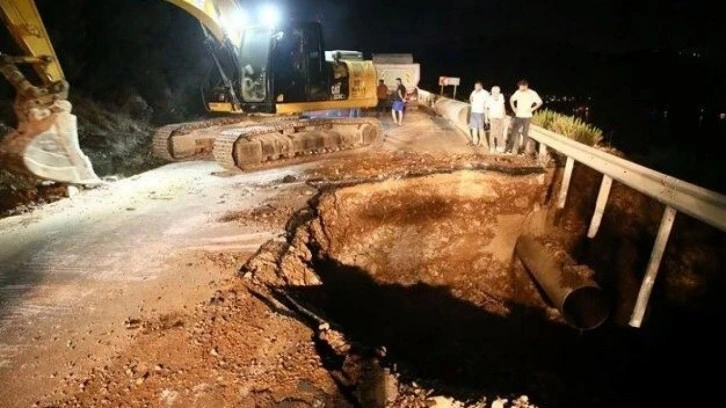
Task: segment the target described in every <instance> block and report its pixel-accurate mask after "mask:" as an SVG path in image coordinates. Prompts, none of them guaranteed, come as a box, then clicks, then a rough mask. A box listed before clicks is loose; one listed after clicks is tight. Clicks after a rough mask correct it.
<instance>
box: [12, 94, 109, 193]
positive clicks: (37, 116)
mask: <svg viewBox="0 0 726 408" xmlns="http://www.w3.org/2000/svg"><path fill="white" fill-rule="evenodd" d="M70 111H71V104H70V103H69V102H68V101H56V102H55V104H54V105H53V106H52V107H51V109H38V110H35V111H34V112H32V113H31V115H30V117H29V118H28V119H27V120H24V121H21V122H20V124H19V125H18V129H17V130H16V131H14V132H12V133H10V134H9V135H8V136H7V137H6V138H5V139H4V140H3V141H2V143H0V161H2V162H3V164H2V166H3V167H8V168H10V169H11V170H14V171H16V172H21V173H30V174H33V175H35V176H38V177H40V178H43V179H47V180H54V181H59V182H64V183H72V184H100V183H102V181H101V180H100V179H99V178H98V176H96V173H94V171H93V167H92V166H91V162H90V160H89V159H88V157H87V156H86V155H84V154H83V152H82V151H81V148H80V146H79V144H78V128H77V125H76V117H75V115H72V114H71V113H70Z"/></svg>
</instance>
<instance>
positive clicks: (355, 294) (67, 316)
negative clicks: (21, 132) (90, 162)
mask: <svg viewBox="0 0 726 408" xmlns="http://www.w3.org/2000/svg"><path fill="white" fill-rule="evenodd" d="M408 120H409V123H408V126H403V127H401V128H393V127H391V126H389V124H388V123H387V121H386V122H384V124H385V126H386V128H387V139H386V142H385V143H384V144H383V145H382V146H380V147H378V148H377V149H376V150H373V151H362V152H356V153H354V154H346V155H339V156H332V157H328V158H325V159H323V160H322V161H317V162H311V163H306V164H298V165H295V166H291V167H285V168H282V169H271V170H264V171H259V172H255V173H250V174H229V173H225V172H220V171H219V169H218V168H217V167H216V166H215V165H214V164H211V163H180V164H174V165H171V166H166V167H162V168H160V169H157V170H154V171H152V172H148V173H144V174H143V175H141V176H138V177H136V178H132V179H126V180H121V181H119V182H117V183H112V184H110V185H109V186H106V187H104V188H102V189H97V190H92V191H84V192H81V194H79V195H78V196H76V197H73V198H71V199H67V200H61V201H59V202H56V203H53V204H50V205H46V206H43V207H41V208H39V209H37V210H35V211H33V212H31V213H29V214H24V215H21V216H17V217H10V218H7V219H5V220H0V223H1V224H0V227H2V228H3V232H7V234H3V239H4V240H3V241H2V242H0V244H2V245H0V260H2V263H1V264H0V265H2V266H0V285H2V286H0V296H2V297H0V318H1V319H2V320H1V321H2V326H0V383H1V384H3V387H1V388H0V401H2V404H0V405H2V406H9V407H14V406H18V407H20V406H31V405H33V404H34V403H35V404H36V405H37V406H44V407H49V406H58V407H71V406H81V407H88V406H94V407H95V406H123V407H126V406H159V407H186V406H198V407H220V406H230V407H231V406H234V407H238V406H241V407H246V406H249V407H255V406H259V407H298V406H299V407H309V406H313V407H315V406H321V407H322V406H333V407H335V406H339V407H350V406H364V407H369V406H371V407H375V406H393V407H424V406H438V407H449V406H469V407H490V406H495V407H497V406H501V407H504V406H507V407H510V406H517V407H527V406H535V405H536V406H543V407H583V406H588V407H611V406H624V407H637V406H671V405H673V404H682V403H684V402H685V401H710V400H711V398H710V396H709V394H708V391H709V389H711V390H712V389H714V388H711V387H713V384H714V380H713V379H710V380H709V379H708V378H707V377H704V376H703V375H701V374H700V372H699V371H698V370H697V368H696V365H695V363H693V361H695V360H699V359H700V360H702V359H703V357H704V356H706V355H708V353H711V356H712V357H714V358H718V356H719V354H718V353H717V352H716V351H717V350H718V348H716V347H714V346H713V345H714V344H717V342H718V341H720V340H719V339H720V338H719V337H718V336H716V335H713V334H712V335H711V336H710V337H707V336H704V333H707V331H706V330H704V329H703V327H704V326H700V325H699V323H700V324H702V323H704V322H707V321H708V320H709V318H710V317H714V316H718V310H719V309H718V308H715V309H714V307H713V306H712V305H711V307H709V308H707V309H706V310H707V312H703V310H701V309H699V310H697V311H694V310H693V309H688V311H689V313H684V312H683V309H678V308H676V310H677V311H678V310H680V311H681V312H680V314H677V315H674V314H669V313H667V311H666V310H664V309H663V308H662V307H658V306H657V305H658V304H659V303H656V307H655V311H653V312H652V313H653V315H655V317H651V318H650V319H649V321H651V322H656V323H658V324H653V325H652V326H653V327H654V329H648V328H646V329H644V330H642V331H635V330H631V329H629V328H627V327H625V326H623V325H622V323H619V322H618V319H617V318H614V319H612V320H611V321H610V322H608V324H606V325H605V326H603V327H601V328H599V329H597V330H595V331H591V332H584V333H581V332H579V331H577V330H574V329H573V328H571V327H569V326H568V325H567V324H565V322H564V321H563V320H562V318H561V317H560V315H559V313H558V312H557V311H556V309H553V308H552V307H550V306H549V305H548V302H547V301H546V299H545V297H544V296H543V294H542V293H540V291H539V290H538V288H537V286H536V285H535V284H534V283H533V281H532V279H531V278H530V277H529V275H528V272H527V271H526V270H525V269H524V267H523V266H522V264H521V263H520V262H519V261H518V260H517V259H516V257H514V249H513V248H514V242H515V241H516V238H517V236H518V235H519V234H520V233H521V232H525V231H527V232H535V233H545V234H547V235H548V236H550V237H554V238H556V239H558V240H560V241H562V242H564V243H566V244H567V245H568V246H569V247H571V248H573V253H575V254H576V255H577V256H578V257H582V259H590V260H596V261H597V262H599V263H596V265H597V268H596V270H598V271H599V276H601V277H603V279H602V282H603V286H604V287H607V288H609V289H611V291H610V292H609V293H610V294H611V296H612V297H613V299H614V300H613V301H614V310H613V311H614V313H613V315H614V316H615V317H617V314H618V313H617V312H618V310H620V309H623V310H625V307H623V306H622V304H623V303H624V302H626V301H628V300H630V299H631V297H630V296H629V295H627V293H629V292H627V291H626V290H624V291H622V292H618V291H612V287H617V285H621V286H623V285H624V286H626V287H632V284H627V282H630V281H632V280H633V279H631V280H630V281H627V280H626V284H623V283H622V282H623V281H624V279H614V278H612V276H619V275H618V274H617V273H611V272H610V271H611V270H612V271H614V270H615V269H614V268H612V266H613V265H614V264H617V262H621V263H622V262H623V261H622V260H621V258H619V257H617V256H614V257H613V256H604V255H603V254H608V253H610V252H605V251H603V252H599V254H600V256H599V258H597V257H594V255H593V254H596V253H598V252H597V251H594V250H593V249H592V244H590V246H585V245H582V244H581V240H580V238H579V237H580V236H581V235H582V229H583V227H585V228H586V225H587V221H588V217H589V215H587V208H588V207H589V206H590V205H591V203H589V202H587V200H586V199H584V198H582V199H578V200H572V202H571V205H573V207H568V208H569V210H568V211H565V213H564V214H555V213H553V212H552V211H550V210H551V202H552V197H553V192H554V191H556V188H557V176H558V172H559V171H560V170H558V169H551V168H550V169H546V170H543V169H542V168H541V167H539V166H538V165H537V164H536V163H535V162H534V161H532V160H530V159H526V158H521V157H511V156H499V155H489V154H486V153H484V152H481V151H478V150H475V149H473V148H469V147H466V146H465V143H466V141H465V139H464V138H463V136H461V135H459V134H457V133H456V132H454V131H453V130H452V129H451V128H449V127H447V125H446V124H445V123H443V122H441V121H439V120H437V119H435V118H429V117H427V116H425V115H424V114H422V113H414V114H412V115H411V116H409V118H408ZM553 180H554V182H553ZM573 184H574V186H575V187H574V188H575V191H578V192H582V196H585V197H589V195H588V194H590V190H592V188H591V185H593V184H594V189H595V193H596V190H597V184H596V183H593V182H592V177H590V178H588V177H587V175H584V176H583V174H582V173H581V172H580V173H576V177H575V180H574V181H573ZM614 196H615V197H616V198H617V199H620V200H625V202H626V203H627V199H625V198H623V196H621V195H619V193H617V192H615V193H614ZM592 200H593V201H594V198H593V199H592ZM656 218H657V217H656ZM641 221H642V222H643V223H645V221H643V220H641ZM621 224H622V223H621ZM614 225H617V221H616V220H613V219H610V218H608V216H607V215H606V218H605V220H604V224H603V226H604V231H606V232H607V231H611V232H610V235H606V234H603V235H604V237H603V238H599V239H605V238H606V237H608V236H609V237H610V238H611V239H610V240H605V241H601V242H599V245H607V244H609V245H611V246H612V245H617V246H618V248H625V249H622V250H623V251H626V250H627V248H630V247H629V246H626V245H622V244H619V243H618V242H619V241H613V240H612V231H613V229H612V227H613V226H614ZM545 226H547V227H548V228H547V229H545ZM629 228H630V227H629ZM633 228H635V227H633ZM648 228H650V227H646V228H645V230H646V231H649V230H648ZM643 234H644V235H645V236H646V238H647V235H648V233H647V232H646V233H643ZM613 242H616V243H615V244H613ZM631 245H632V246H633V247H634V249H632V250H630V251H631V252H630V253H631V256H633V259H635V260H636V262H642V261H639V259H640V258H642V257H643V255H642V252H643V250H642V249H639V247H638V246H637V244H636V243H632V244H631ZM608 248H610V247H608ZM708 253H712V251H711V252H708ZM645 257H646V258H647V248H646V249H645ZM703 258H704V259H712V258H709V257H708V256H705V257H703ZM667 259H669V258H667ZM693 262H695V261H693ZM698 265H701V263H699V264H698ZM717 265H718V264H717ZM631 268H632V269H637V268H636V267H631ZM666 276H667V275H666ZM613 282H615V283H613ZM636 284H637V280H636ZM636 287H637V286H636ZM618 293H620V295H618ZM623 293H625V294H626V295H623ZM619 296H621V297H624V298H627V299H625V300H622V299H619ZM664 298H666V299H667V298H668V297H667V296H663V295H662V292H661V295H660V296H658V294H657V293H656V302H661V300H659V299H664ZM689 299H692V297H691V298H689ZM670 310H672V306H671V307H669V309H668V311H670ZM664 316H665V317H664ZM671 317H673V319H672V320H671V322H670V323H671V326H672V327H670V328H669V329H668V330H664V329H663V325H662V324H660V322H662V321H663V320H667V319H669V318H671ZM689 319H690V320H691V324H689V325H685V324H684V323H683V322H684V321H686V320H689ZM684 329H687V330H688V331H687V332H686V333H685V334H687V336H683V334H684V332H683V331H682V330H684ZM669 336H670V337H669ZM699 343H700V344H701V346H702V347H700V348H698V347H697V346H696V345H698V344H699ZM694 359H695V360H694ZM663 362H666V364H667V365H666V368H661V367H662V366H658V365H657V364H662V363H663ZM678 384H680V385H681V387H680V388H679V387H678ZM664 385H667V386H668V387H669V389H668V391H667V392H664V391H663V386H664ZM498 397H501V398H503V399H507V400H508V401H507V402H506V403H504V401H503V400H498V402H496V401H497V398H498ZM498 404H501V405H498Z"/></svg>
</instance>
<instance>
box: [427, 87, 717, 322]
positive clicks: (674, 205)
mask: <svg viewBox="0 0 726 408" xmlns="http://www.w3.org/2000/svg"><path fill="white" fill-rule="evenodd" d="M418 95H419V97H418V98H419V103H420V104H426V105H428V106H430V107H432V108H434V109H435V110H436V112H437V113H438V114H440V115H441V116H444V117H446V118H448V119H449V120H451V121H452V122H454V124H455V125H456V127H457V128H459V129H462V130H463V131H464V132H466V126H467V123H466V118H467V115H466V114H462V109H463V107H464V106H468V104H466V103H463V102H459V101H454V100H451V99H448V98H444V97H440V96H438V95H436V94H434V93H431V92H428V91H424V90H421V89H419V91H418ZM445 100H448V101H450V102H442V101H445ZM438 106H447V108H446V109H440V108H439V107H438ZM454 107H455V108H454ZM466 112H467V113H468V111H466ZM529 136H530V137H531V138H532V139H534V140H536V141H537V142H539V143H540V150H539V156H540V159H542V160H544V158H545V157H546V156H547V149H548V148H549V149H553V150H556V151H558V152H560V153H561V154H563V155H565V156H566V157H567V161H566V163H565V172H564V175H563V180H562V185H561V187H560V192H559V196H558V201H557V208H559V209H562V208H564V206H565V202H566V200H567V192H568V190H569V186H570V179H571V177H572V169H573V167H574V164H575V162H579V163H582V164H583V165H585V166H587V167H590V168H592V169H594V170H596V171H598V172H600V173H602V174H603V179H602V183H601V184H600V192H599V193H598V197H597V202H596V204H595V211H594V214H593V217H592V220H591V222H590V229H589V230H588V234H587V235H588V237H589V238H594V237H595V235H596V234H597V231H598V229H599V227H600V222H601V220H602V215H603V213H604V211H605V207H606V206H607V201H608V196H609V194H610V187H611V186H612V182H613V180H617V181H618V182H620V183H622V184H625V185H626V186H628V187H630V188H632V189H634V190H636V191H639V192H641V193H643V194H645V195H647V196H649V197H651V198H653V199H655V200H657V201H659V202H661V203H663V204H664V205H665V206H666V209H665V211H664V213H663V217H662V219H661V223H660V228H659V229H658V235H657V236H656V240H655V244H654V246H653V251H652V252H651V257H650V261H649V262H648V267H647V269H646V273H645V277H644V278H643V282H642V284H641V287H640V292H639V294H638V300H637V302H636V305H635V309H634V310H633V314H632V315H631V319H630V325H631V326H633V327H640V326H641V324H642V322H643V316H644V315H645V310H646V308H647V305H648V299H649V298H650V293H651V290H652V288H653V284H654V283H655V278H656V276H657V274H658V269H659V267H660V262H661V259H662V257H663V252H664V251H665V246H666V244H667V243H668V237H669V236H670V231H671V228H672V227H673V222H674V220H675V216H676V214H677V213H678V211H680V212H682V213H684V214H687V215H689V216H691V217H693V218H696V219H698V220H700V221H703V222H705V223H707V224H709V225H711V226H714V227H716V228H718V229H720V230H721V231H726V195H723V194H719V193H717V192H715V191H711V190H708V189H705V188H703V187H699V186H697V185H695V184H691V183H688V182H685V181H683V180H679V179H677V178H675V177H672V176H669V175H667V174H663V173H660V172H657V171H655V170H653V169H649V168H647V167H645V166H641V165H639V164H636V163H633V162H631V161H628V160H625V159H622V158H620V157H617V156H614V155H612V154H609V153H606V152H603V151H602V150H598V149H596V148H593V147H590V146H587V145H584V144H582V143H579V142H576V141H574V140H572V139H569V138H567V137H565V136H563V135H560V134H557V133H554V132H551V131H549V130H546V129H543V128H541V127H539V126H531V127H530V134H529Z"/></svg>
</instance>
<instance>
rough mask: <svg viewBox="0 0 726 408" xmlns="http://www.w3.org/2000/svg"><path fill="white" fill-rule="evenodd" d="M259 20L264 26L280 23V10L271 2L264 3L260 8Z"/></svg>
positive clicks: (273, 25)
mask: <svg viewBox="0 0 726 408" xmlns="http://www.w3.org/2000/svg"><path fill="white" fill-rule="evenodd" d="M260 22H261V23H262V24H264V25H266V26H269V27H275V26H276V25H277V24H279V23H280V10H279V9H278V8H277V7H275V6H273V5H271V4H266V5H265V6H263V7H262V8H261V9H260Z"/></svg>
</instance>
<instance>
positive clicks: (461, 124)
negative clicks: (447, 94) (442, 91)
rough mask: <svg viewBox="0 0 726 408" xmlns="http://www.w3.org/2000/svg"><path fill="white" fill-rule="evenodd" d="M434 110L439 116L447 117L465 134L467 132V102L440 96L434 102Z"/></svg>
mask: <svg viewBox="0 0 726 408" xmlns="http://www.w3.org/2000/svg"><path fill="white" fill-rule="evenodd" d="M434 110H435V111H436V113H437V114H438V115H440V116H443V117H444V118H446V119H449V120H450V121H451V123H452V124H453V125H454V126H456V128H458V129H459V130H461V131H462V132H464V133H465V134H467V135H468V134H469V104H468V103H464V102H459V101H457V100H454V99H449V98H441V99H439V100H437V101H436V103H435V104H434Z"/></svg>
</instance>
